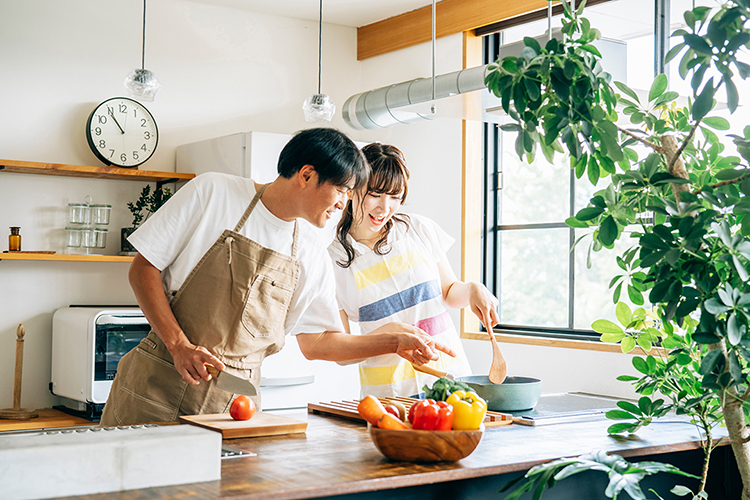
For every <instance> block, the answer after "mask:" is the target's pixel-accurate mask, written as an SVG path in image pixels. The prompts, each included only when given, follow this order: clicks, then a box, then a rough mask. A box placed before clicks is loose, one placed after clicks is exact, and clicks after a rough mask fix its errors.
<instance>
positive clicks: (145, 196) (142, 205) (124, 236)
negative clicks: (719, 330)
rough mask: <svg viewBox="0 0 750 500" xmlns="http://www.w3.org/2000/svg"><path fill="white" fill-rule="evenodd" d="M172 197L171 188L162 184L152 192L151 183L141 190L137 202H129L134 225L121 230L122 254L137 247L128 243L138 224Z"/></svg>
mask: <svg viewBox="0 0 750 500" xmlns="http://www.w3.org/2000/svg"><path fill="white" fill-rule="evenodd" d="M171 197H172V191H171V190H170V189H169V188H162V187H161V186H159V187H157V188H156V189H154V191H153V193H152V192H151V185H150V184H147V185H146V186H144V188H143V190H141V195H140V196H139V197H138V200H136V202H135V203H133V202H128V210H130V213H131V214H132V215H133V225H132V227H123V228H122V230H121V232H120V252H121V253H122V254H129V253H133V252H135V251H136V250H135V248H133V246H132V245H131V244H130V243H128V236H130V235H131V234H133V232H134V231H135V230H136V229H138V226H140V225H141V224H143V223H144V222H145V221H146V220H147V219H148V218H149V217H150V216H151V214H153V213H154V212H156V211H157V210H159V208H161V206H162V205H164V204H165V203H166V202H167V200H168V199H169V198H171Z"/></svg>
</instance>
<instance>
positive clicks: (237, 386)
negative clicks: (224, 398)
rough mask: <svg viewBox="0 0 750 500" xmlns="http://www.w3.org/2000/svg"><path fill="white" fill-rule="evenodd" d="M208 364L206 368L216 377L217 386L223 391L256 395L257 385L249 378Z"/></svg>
mask: <svg viewBox="0 0 750 500" xmlns="http://www.w3.org/2000/svg"><path fill="white" fill-rule="evenodd" d="M205 365H206V370H208V373H210V374H211V376H212V377H213V378H215V379H216V387H217V388H218V389H221V390H222V391H227V392H231V393H233V394H244V395H246V396H255V395H257V394H258V391H257V390H256V389H255V386H254V385H253V384H252V382H250V381H249V380H245V379H243V378H240V377H237V376H235V375H232V374H231V373H227V372H225V371H219V370H218V369H217V368H216V367H215V366H214V365H209V364H208V363H206V364H205Z"/></svg>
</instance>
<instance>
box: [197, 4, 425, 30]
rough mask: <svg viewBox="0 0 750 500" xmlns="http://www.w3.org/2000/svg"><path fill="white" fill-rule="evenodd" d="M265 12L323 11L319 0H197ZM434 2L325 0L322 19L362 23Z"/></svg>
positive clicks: (310, 15) (303, 15) (305, 15)
mask: <svg viewBox="0 0 750 500" xmlns="http://www.w3.org/2000/svg"><path fill="white" fill-rule="evenodd" d="M195 1H198V2H200V3H207V4H212V5H220V6H223V7H231V8H234V9H244V10H250V11H253V12H261V13H263V14H273V15H278V16H286V17H296V18H299V19H312V20H315V21H317V20H318V15H319V13H320V2H319V1H318V0H195ZM428 5H432V1H431V0H323V22H325V23H331V24H342V25H344V26H353V27H359V26H364V25H366V24H370V23H374V22H375V21H380V20H382V19H387V18H389V17H393V16H397V15H398V14H403V13H404V12H410V11H412V10H415V9H419V8H420V7H425V6H428Z"/></svg>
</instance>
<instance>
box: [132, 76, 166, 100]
mask: <svg viewBox="0 0 750 500" xmlns="http://www.w3.org/2000/svg"><path fill="white" fill-rule="evenodd" d="M125 88H126V89H128V95H129V96H130V97H135V98H136V99H140V100H142V101H149V102H151V101H153V100H154V96H155V95H156V93H157V92H159V89H160V88H161V84H160V83H159V80H157V79H156V75H154V74H153V73H152V72H151V71H149V70H147V69H134V70H133V71H131V72H130V73H129V74H128V76H127V78H125Z"/></svg>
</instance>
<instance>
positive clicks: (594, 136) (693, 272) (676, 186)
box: [486, 0, 750, 500]
mask: <svg viewBox="0 0 750 500" xmlns="http://www.w3.org/2000/svg"><path fill="white" fill-rule="evenodd" d="M562 4H563V7H564V13H563V28H562V32H563V36H564V37H563V40H562V41H558V40H555V39H552V40H550V41H549V42H548V43H547V44H546V45H545V46H544V47H542V46H541V45H540V44H539V43H538V42H537V41H536V40H534V39H532V38H526V39H525V40H524V42H525V48H524V50H523V52H522V54H521V56H520V57H506V58H504V59H502V60H499V61H497V63H495V64H494V65H492V66H491V67H490V70H489V72H488V75H487V78H486V83H487V86H488V88H489V89H490V91H492V92H493V93H495V94H496V95H497V96H498V97H500V98H501V99H502V105H503V109H504V110H505V112H506V113H508V115H509V116H510V117H511V119H512V120H513V123H509V124H507V125H504V126H503V127H502V128H503V130H505V131H515V132H517V133H518V137H517V140H516V152H517V154H518V155H519V156H520V157H526V158H528V159H531V158H533V155H534V154H535V153H536V151H537V150H541V151H542V153H543V154H544V155H545V156H546V157H547V158H552V157H553V156H554V154H555V152H556V151H557V152H562V151H567V153H569V154H570V158H571V167H572V168H574V169H575V173H576V176H577V177H578V178H582V177H583V176H584V175H585V176H586V177H587V178H588V179H589V180H590V181H591V182H592V183H593V184H595V185H596V184H597V183H598V182H599V181H600V180H605V181H606V182H608V184H607V185H606V186H605V187H604V188H603V189H602V190H600V191H598V192H597V193H596V194H595V195H594V197H593V198H592V199H591V201H590V203H589V206H587V207H586V208H583V209H582V210H580V211H579V212H578V213H577V214H576V216H575V217H572V218H571V219H569V220H568V221H567V223H568V224H569V225H570V226H572V227H576V228H589V229H590V230H592V242H591V245H592V248H593V249H594V250H601V249H603V248H608V249H611V248H613V246H614V243H615V241H616V240H618V239H619V238H620V237H622V236H623V234H625V233H630V237H631V238H632V241H634V242H635V244H634V245H633V247H632V248H631V249H629V250H628V251H626V252H625V253H624V254H623V255H622V256H621V257H619V260H618V263H620V264H621V267H622V268H623V269H624V270H625V272H624V274H623V275H621V276H617V277H614V278H613V281H612V285H613V286H614V285H617V288H616V289H615V295H616V296H618V295H619V294H620V292H621V291H622V289H623V286H624V287H625V289H626V290H627V292H628V294H629V296H630V298H631V300H632V301H634V302H635V303H638V301H640V303H641V304H642V303H643V298H644V297H643V296H644V293H646V292H647V293H648V299H649V301H650V302H651V304H653V305H654V308H655V311H656V313H655V315H654V317H652V318H647V317H646V316H647V315H646V309H645V308H644V309H642V310H636V311H635V312H633V311H630V309H629V308H628V310H627V311H626V310H625V309H624V308H623V307H622V306H619V311H618V319H619V320H620V321H621V323H623V327H624V328H623V327H620V326H618V325H616V324H614V323H612V322H597V323H595V328H596V329H597V330H598V331H599V332H600V333H603V335H604V336H603V340H606V341H613V342H619V343H620V344H621V346H622V348H623V350H624V351H630V350H632V349H634V348H635V347H636V346H640V348H642V349H644V350H645V351H649V350H650V349H651V348H652V347H653V346H654V345H660V346H661V348H662V349H663V351H662V352H663V356H662V357H661V358H658V357H656V356H653V355H651V356H645V357H634V358H633V364H634V366H635V367H636V369H638V370H639V371H640V372H641V373H643V375H644V376H643V377H641V378H640V379H637V380H634V381H633V382H635V383H636V390H637V391H638V392H639V393H640V394H641V395H642V398H641V399H640V401H639V404H638V405H632V404H630V406H628V404H622V403H624V402H621V404H620V405H619V406H620V408H621V411H622V413H619V414H617V413H615V414H611V415H610V416H612V417H616V418H622V419H623V420H631V421H630V422H627V423H621V424H620V425H619V426H612V427H611V428H610V432H635V431H637V429H638V428H639V427H640V426H641V425H647V424H648V423H649V422H650V419H652V418H653V417H656V416H659V415H660V414H663V413H664V412H666V411H667V410H669V409H675V410H677V411H679V412H682V413H686V414H688V415H690V416H691V417H692V418H693V419H694V420H695V421H696V423H698V424H699V425H701V427H702V428H703V430H704V431H705V432H706V437H707V438H706V440H705V441H706V445H705V446H704V451H706V453H707V459H708V454H709V453H710V451H711V447H712V445H713V444H712V443H711V440H710V430H711V428H712V427H713V426H715V425H717V424H718V423H720V422H722V421H723V422H724V423H725V424H726V426H727V430H728V433H729V436H730V438H731V442H732V450H733V452H734V455H735V458H736V460H737V464H738V467H739V471H740V475H741V477H742V481H743V496H742V498H743V499H745V500H750V432H748V430H747V428H746V426H745V423H746V421H747V415H748V412H747V398H748V397H749V396H750V388H748V384H747V380H748V375H750V366H749V365H748V363H749V362H750V331H749V329H748V324H749V323H750V286H748V284H747V281H748V274H749V273H748V271H747V267H748V260H750V216H748V215H747V214H748V212H750V198H748V195H750V169H749V168H748V167H747V163H748V161H750V127H746V128H745V129H744V131H743V135H742V136H738V135H730V136H727V137H728V138H720V137H719V135H717V133H716V132H715V131H714V130H718V131H722V130H727V129H729V126H730V125H729V122H728V121H727V120H726V119H725V118H722V117H720V116H712V115H711V114H710V113H711V112H712V110H713V108H714V106H715V103H716V100H715V97H716V95H717V92H718V91H719V90H720V89H721V90H723V91H724V92H726V100H727V107H728V109H729V111H730V112H731V113H734V111H735V110H736V109H737V106H738V103H739V93H738V91H737V82H738V81H739V80H740V79H743V80H744V79H746V78H747V77H748V76H750V65H748V64H745V63H743V62H742V61H740V60H738V54H739V52H740V51H741V50H742V48H743V47H747V46H748V45H749V44H750V28H749V27H748V19H750V0H729V1H727V2H725V3H724V4H722V5H721V6H720V7H719V8H718V9H711V8H708V7H697V8H695V9H692V10H690V11H687V12H685V14H684V18H685V22H686V25H687V27H686V28H685V29H680V30H677V31H676V32H675V33H674V34H673V37H675V38H677V39H678V40H681V43H679V44H678V45H676V46H675V47H674V48H673V49H671V50H670V51H669V53H668V54H667V58H666V59H667V61H669V60H672V59H676V58H677V57H678V56H681V58H680V61H679V71H680V76H681V77H682V78H684V79H687V78H689V79H690V84H691V87H692V89H693V95H692V98H691V99H688V104H687V106H686V107H684V108H678V107H677V106H676V105H675V104H674V101H675V100H676V98H677V97H678V95H677V93H676V92H670V91H668V82H667V78H666V76H664V75H659V76H658V77H657V78H656V79H655V80H654V82H653V84H652V86H651V88H650V90H649V93H648V96H647V98H645V99H646V100H645V101H642V100H641V99H640V98H639V97H638V95H637V93H636V92H634V91H633V90H632V89H630V88H628V87H627V86H626V85H624V84H622V83H619V82H616V83H614V87H613V85H612V82H611V79H610V77H609V75H608V74H606V73H605V72H603V71H602V69H601V66H600V65H599V60H600V59H601V54H600V53H599V51H598V50H597V49H596V47H594V46H593V45H592V44H591V43H592V42H593V41H594V40H595V39H596V38H597V37H598V36H599V33H598V31H597V30H595V29H593V28H592V27H591V26H590V24H589V22H588V21H587V20H586V19H584V18H582V17H581V14H582V13H583V8H584V6H585V2H582V3H581V5H579V6H578V8H577V9H575V8H573V7H572V6H571V5H570V2H569V1H568V0H562ZM615 88H616V89H615ZM617 91H619V92H620V93H619V94H618V92H617ZM618 105H620V106H623V105H624V108H622V110H621V112H620V111H618ZM625 118H628V119H629V122H630V123H629V124H623V120H624V119H625ZM730 142H733V143H734V147H735V148H736V150H737V153H738V154H739V156H736V155H730V154H728V152H727V145H729V143H730ZM639 149H640V151H641V152H640V153H639ZM644 151H645V152H644ZM615 301H617V298H615ZM626 307H627V306H626ZM660 395H661V396H664V397H665V398H666V402H665V399H662V398H660V397H658V396H660ZM707 459H706V462H705V464H704V471H703V477H702V481H701V483H700V487H699V491H698V493H697V494H696V496H700V497H705V492H704V491H703V488H704V486H705V478H706V474H707V467H708V460H707ZM552 483H554V476H553V481H552Z"/></svg>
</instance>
